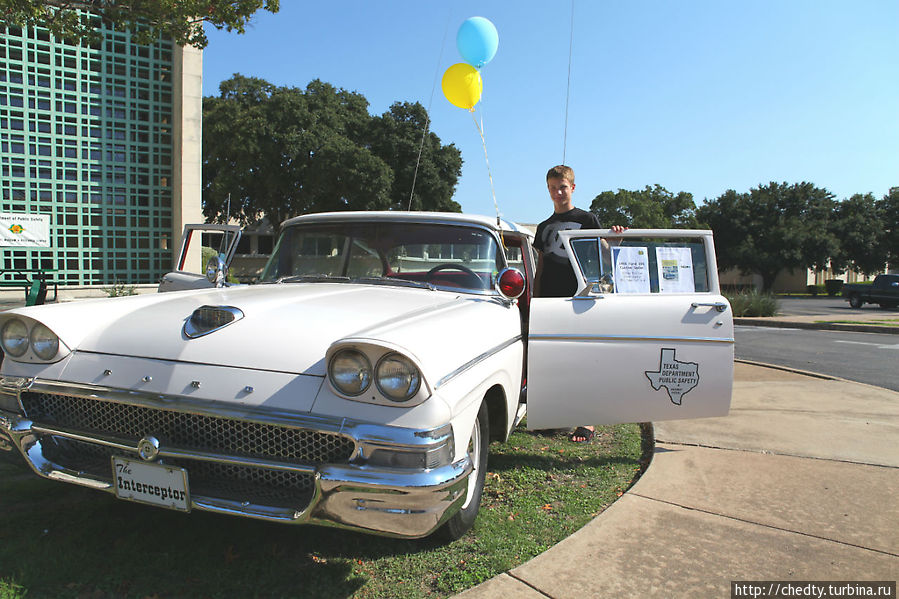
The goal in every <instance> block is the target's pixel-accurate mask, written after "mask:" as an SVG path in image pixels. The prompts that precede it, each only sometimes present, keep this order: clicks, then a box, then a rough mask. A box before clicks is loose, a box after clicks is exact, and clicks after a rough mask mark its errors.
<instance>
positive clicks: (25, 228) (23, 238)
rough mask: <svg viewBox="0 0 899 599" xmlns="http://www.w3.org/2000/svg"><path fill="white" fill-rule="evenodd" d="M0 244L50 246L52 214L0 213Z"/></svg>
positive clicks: (9, 245) (10, 245)
mask: <svg viewBox="0 0 899 599" xmlns="http://www.w3.org/2000/svg"><path fill="white" fill-rule="evenodd" d="M0 246H3V247H38V248H48V247H50V215H49V214H11V213H7V214H0Z"/></svg>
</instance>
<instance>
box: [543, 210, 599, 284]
mask: <svg viewBox="0 0 899 599" xmlns="http://www.w3.org/2000/svg"><path fill="white" fill-rule="evenodd" d="M598 228H599V219H598V218H596V215H595V214H593V213H592V212H586V211H584V210H581V209H580V208H572V209H571V210H569V211H568V212H564V213H562V214H555V213H553V215H552V216H550V217H549V218H548V219H546V220H545V221H543V222H542V223H540V224H539V225H537V236H536V238H535V239H534V248H536V249H538V250H540V251H541V252H542V253H543V271H542V274H541V276H540V295H541V296H542V297H571V296H572V295H574V293H575V292H576V291H577V278H575V276H574V270H573V269H572V268H571V262H569V261H568V254H566V253H565V246H564V245H562V240H561V238H560V237H559V231H568V230H570V229H598Z"/></svg>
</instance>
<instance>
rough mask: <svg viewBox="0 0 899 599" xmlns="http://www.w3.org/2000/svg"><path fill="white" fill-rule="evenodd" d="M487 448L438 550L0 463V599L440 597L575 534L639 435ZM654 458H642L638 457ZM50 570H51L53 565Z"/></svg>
mask: <svg viewBox="0 0 899 599" xmlns="http://www.w3.org/2000/svg"><path fill="white" fill-rule="evenodd" d="M597 432H598V434H597V437H596V438H595V439H594V441H593V442H592V443H590V444H573V443H571V442H569V441H568V439H567V436H566V435H556V436H552V437H543V436H537V435H534V434H532V433H529V432H526V431H524V430H521V429H519V430H516V431H514V432H513V434H512V436H511V438H510V439H509V441H508V442H507V443H499V442H495V443H492V444H491V446H490V451H491V455H490V462H489V465H488V473H487V482H486V486H485V490H484V496H483V500H482V503H481V512H480V514H479V515H478V519H477V521H476V522H475V527H474V529H473V531H472V532H470V533H469V534H467V535H465V536H464V537H463V538H462V539H460V540H458V541H455V542H453V543H449V544H446V545H442V544H440V543H439V542H437V541H436V540H434V539H421V540H412V541H408V540H400V539H389V538H382V537H375V536H371V535H362V534H356V533H349V532H346V531H341V530H338V529H334V528H325V527H315V526H308V527H303V528H297V527H296V526H290V525H276V524H271V523H265V522H258V521H254V520H246V519H239V518H230V517H227V516H220V515H212V514H208V513H202V512H195V513H193V514H190V515H189V516H188V515H185V514H181V513H177V512H172V511H168V510H163V509H156V508H150V507H146V506H141V505H138V504H135V503H130V502H126V501H118V500H116V499H114V498H112V497H111V496H109V495H107V494H105V493H100V492H97V491H94V490H90V489H85V488H83V487H78V486H75V485H67V484H63V483H59V482H51V481H47V480H42V479H38V478H37V477H35V476H34V475H32V474H30V473H27V472H25V471H24V470H23V469H21V468H15V467H13V466H11V465H8V464H5V463H2V462H0V513H2V514H3V515H4V516H5V517H6V518H7V520H8V521H10V522H15V526H7V527H3V528H0V598H2V597H4V595H3V593H4V592H6V593H7V596H8V597H10V598H11V599H12V598H14V599H21V598H22V597H28V598H29V599H32V598H34V599H37V598H44V597H53V598H56V597H73V598H74V597H151V596H159V597H209V598H211V599H213V598H226V597H302V598H303V599H325V598H332V597H350V596H353V597H367V598H390V599H394V598H406V597H409V598H418V597H448V596H450V595H453V594H456V593H458V592H461V591H462V590H464V589H466V588H468V587H471V586H473V585H475V584H478V583H480V582H482V581H484V580H487V579H489V578H491V577H493V576H496V575H497V574H500V573H502V572H505V571H507V570H509V569H511V568H514V567H515V566H517V565H519V564H522V563H524V562H525V561H527V560H529V559H531V558H532V557H534V556H536V555H538V554H539V553H541V552H543V551H545V550H546V549H548V548H549V547H551V546H553V545H555V544H556V543H558V542H559V541H561V540H562V539H563V538H565V537H567V536H569V535H570V534H571V533H573V532H574V531H576V530H577V529H579V528H581V527H582V526H583V525H584V524H586V523H587V522H589V521H590V520H591V519H592V518H594V517H595V516H596V515H597V514H599V513H600V512H601V511H602V510H603V509H605V508H606V507H608V506H609V505H610V504H611V503H612V502H614V501H615V500H616V499H617V498H618V497H619V496H620V495H621V494H622V493H623V492H624V491H626V490H627V488H628V487H629V486H630V485H631V484H632V483H633V481H634V480H635V478H636V477H637V476H639V474H640V472H641V469H642V467H643V462H641V458H643V457H644V454H642V448H641V435H640V430H639V427H638V425H633V424H627V425H618V426H609V427H597ZM646 455H647V456H648V453H647V454H646ZM48 563H50V564H54V567H52V568H48V567H47V564H48Z"/></svg>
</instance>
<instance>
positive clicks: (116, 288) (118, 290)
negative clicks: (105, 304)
mask: <svg viewBox="0 0 899 599" xmlns="http://www.w3.org/2000/svg"><path fill="white" fill-rule="evenodd" d="M103 291H105V292H106V295H107V296H109V297H122V296H123V295H137V291H135V287H134V285H130V286H129V285H127V284H125V283H123V282H122V281H115V282H113V284H112V286H111V287H104V288H103Z"/></svg>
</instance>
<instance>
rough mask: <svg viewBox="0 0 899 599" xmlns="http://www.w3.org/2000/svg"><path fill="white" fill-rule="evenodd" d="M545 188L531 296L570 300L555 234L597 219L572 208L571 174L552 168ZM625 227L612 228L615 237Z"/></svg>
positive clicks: (593, 225) (579, 433)
mask: <svg viewBox="0 0 899 599" xmlns="http://www.w3.org/2000/svg"><path fill="white" fill-rule="evenodd" d="M546 188H547V189H548V190H549V197H550V199H551V200H552V202H553V214H552V216H550V217H549V218H548V219H546V220H545V221H543V222H542V223H540V224H539V225H537V235H536V237H535V239H534V249H536V250H537V272H536V276H535V277H534V296H536V297H571V296H572V295H574V294H575V292H576V291H577V278H575V276H574V269H573V268H572V267H571V262H569V260H568V254H566V253H565V248H564V246H563V245H562V240H561V239H560V238H559V231H567V230H570V229H599V228H600V224H599V219H597V218H596V215H595V214H593V213H592V212H586V211H584V210H581V209H580V208H575V207H574V202H573V198H572V196H573V195H574V170H572V169H571V167H568V166H565V165H561V164H560V165H558V166H554V167H552V168H551V169H549V172H547V173H546ZM624 229H625V227H622V226H620V225H615V226H613V227H612V230H613V231H615V232H616V233H620V232H621V231H623V230H624ZM594 434H595V431H594V428H593V427H592V426H579V427H577V428H576V429H574V431H573V432H572V433H571V434H570V435H569V439H571V440H572V441H574V442H575V443H586V442H589V441H591V440H592V439H593V435H594Z"/></svg>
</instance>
